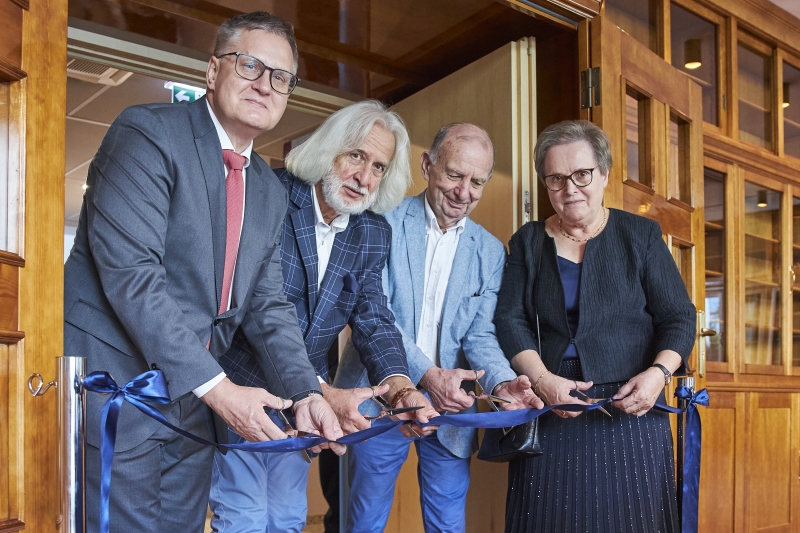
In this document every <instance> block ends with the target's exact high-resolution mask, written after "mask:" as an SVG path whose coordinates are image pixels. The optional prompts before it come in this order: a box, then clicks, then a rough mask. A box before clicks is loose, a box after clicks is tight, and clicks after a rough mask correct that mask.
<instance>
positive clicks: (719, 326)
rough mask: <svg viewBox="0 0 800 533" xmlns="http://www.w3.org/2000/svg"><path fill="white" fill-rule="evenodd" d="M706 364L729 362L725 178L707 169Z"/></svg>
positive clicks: (705, 178)
mask: <svg viewBox="0 0 800 533" xmlns="http://www.w3.org/2000/svg"><path fill="white" fill-rule="evenodd" d="M703 189H704V191H705V195H704V197H705V231H706V327H707V328H708V329H713V330H714V331H716V332H717V334H716V335H714V336H713V337H705V343H706V360H707V361H719V362H725V361H727V360H728V359H727V356H726V354H725V217H724V213H725V175H724V174H721V173H719V172H716V171H714V170H711V169H708V168H707V169H705V172H704V181H703Z"/></svg>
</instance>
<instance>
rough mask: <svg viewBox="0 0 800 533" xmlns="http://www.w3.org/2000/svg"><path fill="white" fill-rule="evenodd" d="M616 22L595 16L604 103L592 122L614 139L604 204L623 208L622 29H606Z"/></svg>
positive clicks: (594, 53) (594, 52)
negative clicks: (621, 122)
mask: <svg viewBox="0 0 800 533" xmlns="http://www.w3.org/2000/svg"><path fill="white" fill-rule="evenodd" d="M607 26H609V27H611V28H614V27H615V26H614V24H613V23H612V22H611V21H609V20H607V19H606V18H605V17H602V16H601V17H596V18H594V19H592V22H591V25H590V32H591V46H590V49H591V50H590V51H591V66H592V67H593V68H594V67H600V70H601V75H600V85H601V87H600V91H601V96H602V99H601V104H600V105H599V106H597V107H594V108H592V121H593V122H594V123H595V124H597V125H598V126H600V127H601V128H602V129H603V131H605V132H606V134H608V136H609V139H610V141H611V156H612V159H613V161H616V162H617V163H616V164H615V165H613V166H612V167H611V173H610V175H609V177H608V187H606V192H605V196H604V199H603V205H604V206H605V207H611V208H616V209H622V208H623V190H622V182H623V171H624V168H625V157H624V150H625V148H624V147H625V128H624V127H620V126H619V124H618V122H619V117H620V116H622V112H623V109H625V107H624V102H625V100H624V98H625V84H624V83H623V80H622V70H621V64H620V59H619V58H620V34H621V33H620V32H619V31H603V30H604V28H605V27H607Z"/></svg>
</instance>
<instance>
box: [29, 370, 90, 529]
mask: <svg viewBox="0 0 800 533" xmlns="http://www.w3.org/2000/svg"><path fill="white" fill-rule="evenodd" d="M56 361H57V362H58V377H57V379H56V381H51V382H50V383H47V384H46V385H45V383H44V380H43V379H42V376H41V374H33V375H31V377H30V378H28V390H30V391H31V394H33V395H34V396H41V395H43V394H44V393H45V392H47V391H48V389H50V387H52V386H56V389H57V391H58V432H59V440H58V477H59V483H60V485H61V516H60V524H59V529H60V533H85V531H86V512H85V509H86V504H85V498H84V491H85V484H84V481H85V477H84V473H85V469H84V449H83V446H84V442H85V440H86V428H85V425H84V419H85V417H86V403H85V401H84V400H85V395H86V392H85V391H84V389H83V378H84V377H85V366H86V358H85V357H56Z"/></svg>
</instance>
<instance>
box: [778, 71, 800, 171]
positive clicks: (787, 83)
mask: <svg viewBox="0 0 800 533" xmlns="http://www.w3.org/2000/svg"><path fill="white" fill-rule="evenodd" d="M792 104H794V105H792ZM781 105H782V106H783V149H784V152H786V155H790V156H792V157H797V158H800V70H798V69H796V68H794V67H793V66H791V65H789V64H787V63H784V64H783V101H782V102H781Z"/></svg>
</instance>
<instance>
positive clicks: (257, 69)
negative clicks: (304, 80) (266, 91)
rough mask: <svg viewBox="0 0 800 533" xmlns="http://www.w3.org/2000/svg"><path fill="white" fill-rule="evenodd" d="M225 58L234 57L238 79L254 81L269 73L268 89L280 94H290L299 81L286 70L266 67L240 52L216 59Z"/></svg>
mask: <svg viewBox="0 0 800 533" xmlns="http://www.w3.org/2000/svg"><path fill="white" fill-rule="evenodd" d="M225 56H236V64H235V70H236V74H237V75H238V76H239V77H240V78H244V79H246V80H250V81H256V80H257V79H258V78H260V77H261V76H263V75H264V73H265V72H267V71H269V85H270V87H272V88H273V89H274V90H275V91H277V92H279V93H281V94H292V91H294V88H295V87H297V82H299V81H300V78H298V77H297V76H295V75H294V74H292V73H291V72H289V71H288V70H281V69H279V68H272V67H268V66H267V65H265V64H264V62H263V61H261V60H260V59H258V58H256V57H253V56H249V55H247V54H243V53H241V52H230V53H227V54H222V55H218V56H216V57H217V59H221V58H223V57H225Z"/></svg>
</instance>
